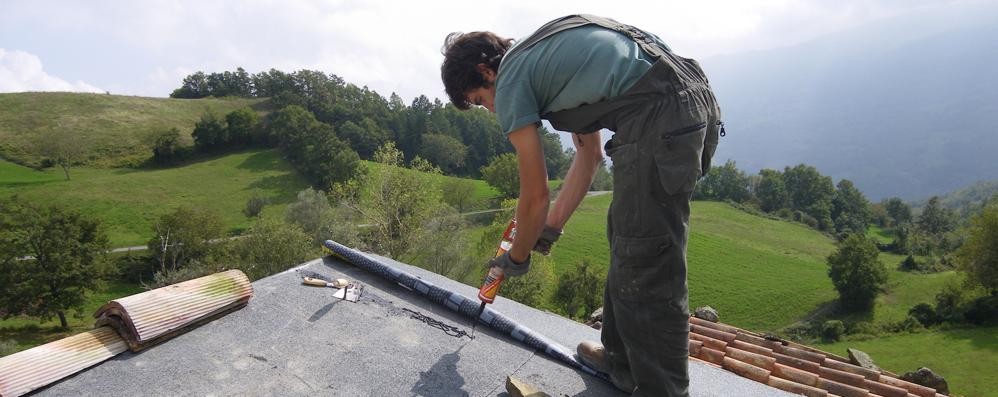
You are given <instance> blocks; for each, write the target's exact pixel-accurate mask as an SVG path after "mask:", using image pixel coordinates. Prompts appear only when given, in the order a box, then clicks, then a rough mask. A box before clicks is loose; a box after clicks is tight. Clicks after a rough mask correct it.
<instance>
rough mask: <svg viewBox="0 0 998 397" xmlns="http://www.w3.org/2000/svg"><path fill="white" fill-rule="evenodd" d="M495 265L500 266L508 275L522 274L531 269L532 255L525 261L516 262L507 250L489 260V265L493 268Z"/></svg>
mask: <svg viewBox="0 0 998 397" xmlns="http://www.w3.org/2000/svg"><path fill="white" fill-rule="evenodd" d="M493 266H499V267H500V268H501V269H502V271H503V274H505V275H506V276H507V277H516V276H522V275H524V274H527V271H529V270H530V255H527V260H526V261H524V262H523V263H516V262H514V261H513V258H510V257H509V252H505V253H503V254H502V255H499V256H497V257H495V258H492V259H491V260H490V261H489V264H488V267H489V268H490V269H491V268H492V267H493Z"/></svg>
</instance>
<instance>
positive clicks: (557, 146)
mask: <svg viewBox="0 0 998 397" xmlns="http://www.w3.org/2000/svg"><path fill="white" fill-rule="evenodd" d="M537 132H538V133H539V134H540V135H541V146H542V148H543V149H544V165H545V166H546V167H547V171H548V179H561V178H563V177H564V176H565V173H567V172H568V167H569V165H570V164H571V162H572V158H571V156H569V155H568V153H566V151H565V150H564V149H562V147H561V138H559V137H558V133H556V132H550V131H548V130H547V128H544V127H541V128H539V129H538V131H537Z"/></svg>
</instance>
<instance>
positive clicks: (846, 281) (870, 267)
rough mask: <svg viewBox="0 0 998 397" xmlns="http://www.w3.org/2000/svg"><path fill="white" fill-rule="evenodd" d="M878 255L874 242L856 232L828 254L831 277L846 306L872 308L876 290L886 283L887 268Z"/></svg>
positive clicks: (848, 307)
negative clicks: (878, 258)
mask: <svg viewBox="0 0 998 397" xmlns="http://www.w3.org/2000/svg"><path fill="white" fill-rule="evenodd" d="M878 254H879V251H878V250H877V246H876V244H874V243H873V241H871V240H870V239H867V238H866V237H864V236H862V235H858V234H854V235H850V236H849V237H848V238H846V239H845V240H844V241H842V242H841V243H840V244H839V248H838V249H837V250H836V251H835V252H833V253H832V254H831V255H829V256H828V276H829V277H830V278H831V279H832V284H834V285H835V289H836V290H837V291H838V293H839V299H840V301H841V302H842V306H843V307H845V308H846V309H850V310H866V309H869V308H871V307H872V306H873V302H874V299H876V297H877V293H879V292H880V289H881V288H882V287H883V286H884V284H886V283H887V269H885V268H884V267H883V266H882V265H881V264H880V261H878V260H877V255H878Z"/></svg>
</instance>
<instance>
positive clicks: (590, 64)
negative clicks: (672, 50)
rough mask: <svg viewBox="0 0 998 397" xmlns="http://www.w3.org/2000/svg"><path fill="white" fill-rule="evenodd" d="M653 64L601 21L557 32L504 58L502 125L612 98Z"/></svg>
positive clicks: (498, 104)
mask: <svg viewBox="0 0 998 397" xmlns="http://www.w3.org/2000/svg"><path fill="white" fill-rule="evenodd" d="M651 37H653V38H654V39H655V40H656V41H658V42H659V44H660V45H661V46H662V47H663V48H668V47H666V46H665V44H664V43H662V42H661V41H660V40H658V38H657V37H654V35H651ZM521 42H522V41H521ZM513 48H516V45H514V46H513ZM510 51H512V48H511V49H510ZM654 62H655V59H654V58H653V57H652V56H651V55H648V54H646V53H645V52H644V51H642V50H641V47H640V46H639V45H638V44H637V43H635V42H634V41H633V40H631V39H630V38H628V37H627V36H624V35H623V34H621V33H617V32H615V31H613V30H609V29H605V28H603V27H600V26H597V25H585V26H580V27H577V28H572V29H568V30H565V31H562V32H558V33H555V34H553V35H551V36H550V37H547V38H545V39H543V40H541V41H539V42H537V43H536V44H534V45H533V46H531V47H530V48H527V49H525V50H523V51H519V52H518V53H516V54H512V57H507V58H504V59H503V60H502V63H501V64H500V65H499V73H498V75H497V77H496V97H495V110H496V117H497V118H498V120H499V126H500V127H502V130H503V132H505V133H507V134H508V133H510V132H513V131H514V130H516V129H517V128H520V127H523V126H525V125H528V124H532V123H536V122H538V121H540V120H541V115H543V114H546V113H549V112H556V111H559V110H565V109H572V108H576V107H579V106H581V105H584V104H592V103H597V102H600V101H603V100H605V99H609V98H613V97H615V96H617V95H620V94H622V93H624V92H625V91H627V89H628V88H630V87H631V86H632V85H633V84H634V83H635V82H637V81H638V79H639V78H641V76H642V75H644V73H645V72H647V71H648V69H650V68H651V65H652V63H654ZM572 132H591V131H572Z"/></svg>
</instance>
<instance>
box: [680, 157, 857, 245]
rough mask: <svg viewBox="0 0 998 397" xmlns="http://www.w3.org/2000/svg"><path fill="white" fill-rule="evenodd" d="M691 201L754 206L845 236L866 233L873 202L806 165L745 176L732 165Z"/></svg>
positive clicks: (709, 178)
mask: <svg viewBox="0 0 998 397" xmlns="http://www.w3.org/2000/svg"><path fill="white" fill-rule="evenodd" d="M693 198H694V199H696V200H721V201H732V202H735V203H740V204H747V205H751V206H753V207H755V208H758V209H759V210H761V211H763V212H766V213H771V214H774V215H776V216H779V217H782V218H785V219H792V220H795V221H798V222H801V223H805V224H807V225H809V226H811V227H813V228H816V229H818V230H821V231H824V232H829V233H838V234H840V235H842V236H844V234H847V233H865V232H866V228H867V226H868V225H869V223H870V221H871V212H870V202H869V200H867V199H866V197H865V196H864V195H863V193H862V192H860V191H859V189H857V188H856V186H855V185H853V183H852V182H851V181H849V180H848V179H842V180H840V181H839V183H838V184H834V183H833V182H832V178H831V177H829V176H825V175H822V174H821V173H820V172H818V170H817V169H816V168H815V167H813V166H809V165H806V164H798V165H796V166H794V167H786V168H784V169H783V171H778V170H773V169H763V170H761V171H759V174H757V175H747V174H746V173H745V172H744V171H742V170H740V169H738V167H737V166H736V164H735V162H734V161H732V160H728V161H727V162H726V163H724V165H722V166H717V167H713V168H711V169H710V171H709V172H708V173H707V175H706V176H705V177H704V178H703V179H702V180H701V181H700V183H698V184H697V188H696V191H695V192H694V195H693Z"/></svg>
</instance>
